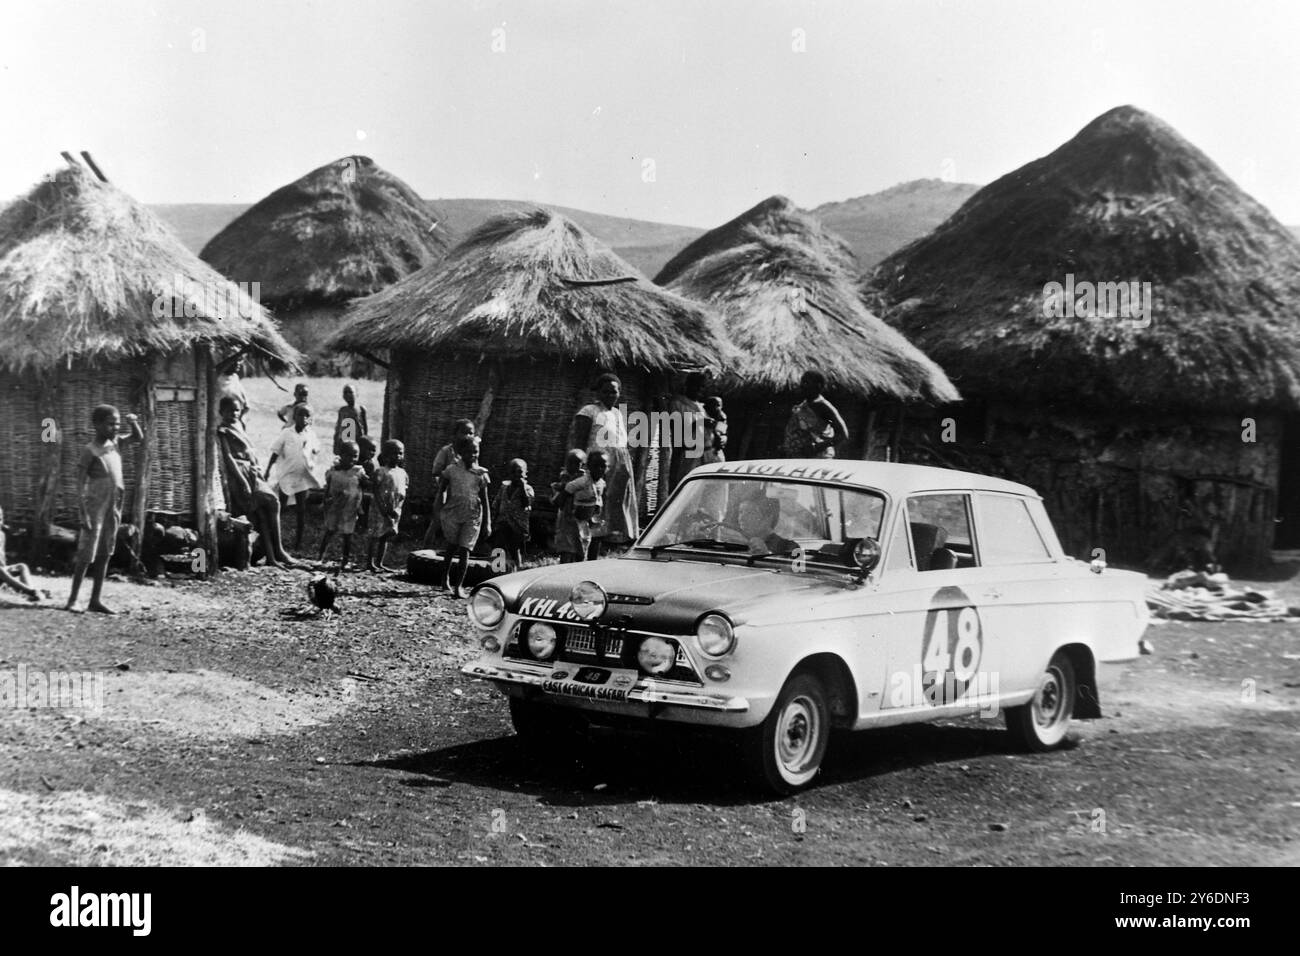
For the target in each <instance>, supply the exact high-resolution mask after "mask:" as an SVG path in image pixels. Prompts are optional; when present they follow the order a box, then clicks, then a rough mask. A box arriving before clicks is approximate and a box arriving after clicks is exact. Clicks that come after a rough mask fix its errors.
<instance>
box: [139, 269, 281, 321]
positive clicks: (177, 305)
mask: <svg viewBox="0 0 1300 956" xmlns="http://www.w3.org/2000/svg"><path fill="white" fill-rule="evenodd" d="M261 303H262V283H260V282H222V283H217V284H212V283H203V282H200V281H198V280H197V279H190V278H187V277H185V276H183V275H180V274H177V275H175V276H173V277H172V284H171V288H170V289H169V290H168V291H166V292H159V293H158V294H157V295H156V296H154V300H153V316H154V318H155V319H166V318H172V319H180V318H187V319H194V318H215V319H228V318H234V317H235V316H239V317H240V318H243V319H251V318H253V316H255V315H256V314H257V310H258V308H259V307H260V305H261Z"/></svg>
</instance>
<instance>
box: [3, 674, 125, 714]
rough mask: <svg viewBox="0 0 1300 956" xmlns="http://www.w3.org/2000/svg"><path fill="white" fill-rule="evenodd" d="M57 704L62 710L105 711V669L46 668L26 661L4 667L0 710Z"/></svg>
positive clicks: (55, 705) (95, 712) (55, 706)
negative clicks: (71, 669)
mask: <svg viewBox="0 0 1300 956" xmlns="http://www.w3.org/2000/svg"><path fill="white" fill-rule="evenodd" d="M29 707H53V708H58V709H60V710H88V711H90V712H92V713H94V714H99V713H102V712H103V710H104V672H103V671H43V670H35V669H33V668H30V667H28V666H27V665H26V664H19V665H18V666H17V667H16V668H14V669H13V670H0V710H5V709H9V710H26V709H27V708H29Z"/></svg>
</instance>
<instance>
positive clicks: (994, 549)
mask: <svg viewBox="0 0 1300 956" xmlns="http://www.w3.org/2000/svg"><path fill="white" fill-rule="evenodd" d="M976 498H977V501H978V502H979V522H980V558H981V560H982V561H983V563H984V564H986V565H1008V564H1041V563H1043V562H1047V561H1051V560H1052V552H1051V551H1050V550H1049V549H1048V547H1047V544H1046V542H1044V541H1043V536H1042V535H1041V534H1040V533H1039V531H1038V528H1037V526H1036V525H1035V524H1034V518H1033V515H1032V514H1031V513H1030V511H1029V507H1028V503H1027V502H1026V501H1025V500H1024V499H1022V498H1014V497H1010V496H1007V495H989V494H982V495H977V496H976Z"/></svg>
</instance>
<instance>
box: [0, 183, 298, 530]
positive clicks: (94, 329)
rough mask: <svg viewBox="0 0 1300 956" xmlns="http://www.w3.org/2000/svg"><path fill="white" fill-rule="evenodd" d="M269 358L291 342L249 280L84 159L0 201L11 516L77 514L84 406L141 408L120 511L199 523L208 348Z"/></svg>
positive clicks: (3, 491)
mask: <svg viewBox="0 0 1300 956" xmlns="http://www.w3.org/2000/svg"><path fill="white" fill-rule="evenodd" d="M237 352H243V353H245V354H246V355H247V356H248V357H249V358H250V359H251V360H253V361H254V362H260V363H262V364H264V365H269V366H270V367H272V368H275V369H283V368H286V367H292V364H293V363H294V362H295V361H296V359H297V357H298V356H297V353H296V352H294V350H293V349H292V348H291V347H290V346H289V345H288V344H287V343H286V342H285V341H284V339H282V338H281V337H280V335H279V333H278V332H277V331H276V328H275V325H274V323H273V322H272V321H271V320H270V318H269V317H268V316H267V314H266V313H265V311H264V310H263V309H262V308H261V306H259V305H258V304H257V303H256V302H255V301H253V300H252V298H250V296H249V295H248V294H247V290H241V289H239V288H238V287H236V286H234V285H233V284H232V283H230V282H229V281H228V280H226V279H225V278H224V277H222V276H221V275H219V274H218V273H217V272H216V271H215V270H213V269H212V268H210V267H209V266H207V265H205V264H204V263H202V262H200V261H199V259H198V258H197V257H196V256H194V254H193V253H191V252H190V251H189V250H187V249H186V248H185V247H184V246H183V245H182V244H181V242H180V240H179V239H178V238H176V236H175V235H174V234H172V233H171V232H170V231H169V230H168V229H167V227H166V226H164V225H163V224H162V223H161V222H160V221H159V220H158V219H157V218H156V217H155V216H154V215H153V213H151V212H149V211H148V210H147V209H145V208H144V206H142V205H141V204H140V203H138V202H136V201H135V200H133V199H132V198H130V197H129V196H127V195H126V194H125V193H123V192H121V191H120V190H118V189H116V188H115V187H113V186H111V185H109V184H108V183H106V182H99V181H97V180H96V179H95V178H94V177H92V176H91V175H90V174H89V173H87V172H86V171H85V170H83V169H81V168H79V167H78V168H69V169H63V170H60V171H59V172H58V173H57V174H55V175H54V176H52V177H48V178H47V179H46V180H45V181H43V182H42V183H40V184H38V185H37V186H36V187H34V188H33V189H32V190H31V191H30V192H29V193H28V194H27V195H26V196H23V197H22V198H20V199H17V200H15V201H14V202H12V203H11V204H9V205H8V206H7V207H6V208H5V209H4V210H3V212H0V394H2V400H3V403H4V407H5V414H4V415H3V416H0V447H4V448H5V449H6V452H5V454H4V455H3V456H0V504H3V506H4V508H5V511H6V514H7V516H8V519H9V520H10V521H11V522H15V523H18V524H34V525H35V526H36V528H37V530H38V532H39V531H40V530H41V529H43V528H44V526H45V524H47V523H49V522H53V521H57V522H63V523H69V522H71V523H75V517H76V509H77V499H76V494H77V489H76V480H75V477H74V474H73V473H74V471H75V464H76V461H77V456H78V453H79V450H80V447H81V445H83V444H84V443H85V442H86V441H88V440H89V439H90V435H91V427H90V421H89V415H90V410H91V408H92V407H93V406H94V405H96V404H99V403H102V402H108V403H112V404H115V405H118V406H119V408H120V409H121V410H122V411H123V413H125V412H127V411H135V412H137V413H139V414H140V417H141V425H142V427H143V428H144V430H145V434H146V438H147V441H146V442H145V444H144V445H143V446H142V447H139V448H132V449H129V450H128V451H127V452H126V453H125V454H124V455H123V458H124V465H125V469H126V481H127V488H128V506H127V513H128V516H131V517H135V516H137V515H139V514H141V513H142V512H143V511H145V510H148V511H155V512H159V513H165V514H167V515H169V516H171V520H176V521H180V522H182V523H189V524H193V525H195V526H198V527H200V528H203V527H204V524H205V522H206V521H207V516H208V515H209V513H210V511H211V490H212V479H213V476H214V475H215V464H214V462H213V460H212V459H211V458H209V457H208V455H209V451H210V449H209V448H208V437H207V436H208V432H209V427H208V426H209V424H210V423H211V421H212V414H211V411H212V391H211V390H212V387H213V380H214V368H213V363H214V360H216V361H220V360H222V359H225V358H228V357H229V356H231V355H232V354H234V353H237Z"/></svg>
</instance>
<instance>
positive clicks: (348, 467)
mask: <svg viewBox="0 0 1300 956" xmlns="http://www.w3.org/2000/svg"><path fill="white" fill-rule="evenodd" d="M358 454H359V451H358V449H357V443H356V442H354V441H345V442H344V443H343V444H342V445H341V446H340V448H339V460H338V462H336V463H335V465H334V467H333V468H331V469H330V470H329V471H328V472H327V473H326V475H325V535H324V537H322V538H321V542H320V557H319V560H321V561H324V560H325V550H326V549H327V548H328V547H329V544H330V539H331V538H333V537H334V533H335V532H336V531H337V532H338V533H339V535H340V536H341V537H342V538H343V557H342V558H341V559H340V560H339V569H338V572H337V573H339V574H341V573H342V572H343V570H344V569H345V568H346V567H347V566H348V557H349V555H350V554H351V551H352V532H353V531H354V530H355V529H356V524H357V515H358V514H359V513H360V511H361V498H362V495H363V494H364V493H365V486H366V484H367V482H366V473H365V472H364V471H362V469H361V466H360V465H358V464H357V455H358Z"/></svg>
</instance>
